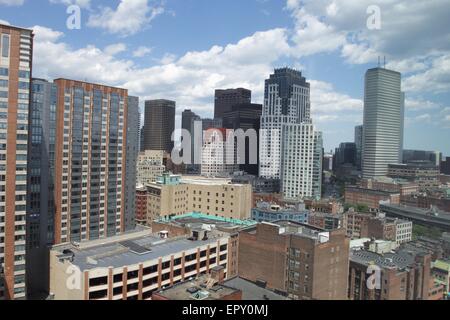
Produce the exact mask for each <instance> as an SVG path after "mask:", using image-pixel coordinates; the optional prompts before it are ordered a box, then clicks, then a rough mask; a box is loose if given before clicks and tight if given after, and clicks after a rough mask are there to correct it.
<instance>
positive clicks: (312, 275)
mask: <svg viewBox="0 0 450 320" xmlns="http://www.w3.org/2000/svg"><path fill="white" fill-rule="evenodd" d="M349 243H350V240H349V239H348V238H347V237H346V236H345V232H344V230H343V229H340V230H336V231H330V232H328V231H325V230H323V229H320V228H315V227H312V226H308V225H303V224H298V223H293V222H287V221H279V222H275V223H260V224H258V225H257V226H255V227H252V228H248V229H244V230H242V231H241V232H240V235H239V276H240V277H242V278H244V279H247V280H249V281H252V282H257V281H260V282H264V283H265V285H266V286H267V288H271V289H274V290H277V291H279V292H283V293H285V294H286V295H287V296H288V297H290V298H292V299H322V300H341V299H346V297H347V277H348V254H349V245H350V244H349Z"/></svg>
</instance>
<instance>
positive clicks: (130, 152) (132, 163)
mask: <svg viewBox="0 0 450 320" xmlns="http://www.w3.org/2000/svg"><path fill="white" fill-rule="evenodd" d="M139 123H140V115H139V98H138V97H131V96H129V97H128V106H127V133H126V137H127V145H126V157H125V162H126V165H125V166H126V168H125V169H126V173H127V175H126V177H125V217H124V228H125V231H128V230H133V229H134V228H135V227H136V222H135V211H136V210H135V206H136V204H135V198H136V166H137V157H138V153H139Z"/></svg>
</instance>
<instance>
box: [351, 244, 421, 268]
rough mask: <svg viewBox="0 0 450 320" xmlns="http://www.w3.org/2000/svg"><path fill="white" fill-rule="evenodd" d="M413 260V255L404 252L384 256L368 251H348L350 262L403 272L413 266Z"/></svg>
mask: <svg viewBox="0 0 450 320" xmlns="http://www.w3.org/2000/svg"><path fill="white" fill-rule="evenodd" d="M414 258H415V254H414V253H411V252H409V251H406V250H405V251H402V250H400V251H397V252H389V253H385V254H378V253H375V252H371V251H368V250H359V249H353V250H350V261H353V262H356V263H360V264H362V265H367V266H369V265H373V264H375V265H377V266H379V267H381V268H386V269H398V270H404V269H406V268H408V267H410V266H411V265H412V264H414V262H415V259H414Z"/></svg>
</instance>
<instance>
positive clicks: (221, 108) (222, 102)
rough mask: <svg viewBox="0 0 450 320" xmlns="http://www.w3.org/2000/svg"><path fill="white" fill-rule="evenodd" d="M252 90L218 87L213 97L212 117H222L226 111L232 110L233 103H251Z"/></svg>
mask: <svg viewBox="0 0 450 320" xmlns="http://www.w3.org/2000/svg"><path fill="white" fill-rule="evenodd" d="M251 100H252V92H251V91H250V90H248V89H244V88H237V89H226V90H222V89H218V90H216V92H215V98H214V101H215V102H214V118H223V116H224V114H225V113H226V112H229V111H231V110H232V108H233V106H234V105H237V104H244V103H251Z"/></svg>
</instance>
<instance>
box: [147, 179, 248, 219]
mask: <svg viewBox="0 0 450 320" xmlns="http://www.w3.org/2000/svg"><path fill="white" fill-rule="evenodd" d="M147 190H148V195H149V196H148V202H147V210H148V211H147V222H148V224H149V225H151V223H152V221H153V220H155V219H157V218H160V217H166V216H177V215H183V214H186V213H190V212H199V213H204V214H207V215H212V216H218V217H225V218H231V219H241V220H245V219H249V218H250V213H251V208H252V187H251V185H248V184H246V185H240V184H231V180H230V179H208V178H203V177H185V178H183V179H182V178H181V176H176V175H169V174H164V175H163V176H162V177H160V178H159V179H158V180H157V182H156V183H154V184H150V185H148V188H147Z"/></svg>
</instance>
